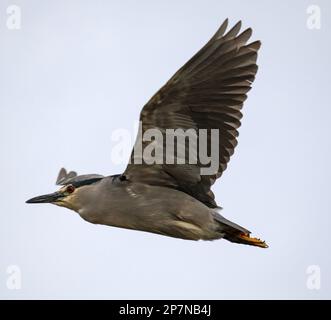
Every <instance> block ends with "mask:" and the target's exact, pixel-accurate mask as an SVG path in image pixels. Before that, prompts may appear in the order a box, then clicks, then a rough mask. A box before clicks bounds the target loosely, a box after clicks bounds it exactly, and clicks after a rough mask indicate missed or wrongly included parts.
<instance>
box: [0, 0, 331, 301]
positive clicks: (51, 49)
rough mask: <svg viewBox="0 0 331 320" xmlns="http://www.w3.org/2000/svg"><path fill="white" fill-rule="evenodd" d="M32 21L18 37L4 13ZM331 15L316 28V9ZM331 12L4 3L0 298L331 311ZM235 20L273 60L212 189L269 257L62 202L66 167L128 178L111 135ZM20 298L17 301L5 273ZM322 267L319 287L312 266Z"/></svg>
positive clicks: (242, 5)
mask: <svg viewBox="0 0 331 320" xmlns="http://www.w3.org/2000/svg"><path fill="white" fill-rule="evenodd" d="M11 4H16V5H19V6H20V7H21V10H22V26H21V29H20V30H8V29H7V27H6V19H7V14H6V9H7V7H8V6H9V5H11ZM311 4H317V5H319V6H320V8H321V13H322V16H321V17H322V27H321V29H320V30H309V29H308V28H307V25H306V22H307V18H308V15H307V13H306V10H307V7H308V6H309V5H311ZM330 9H331V4H330V1H322V0H316V1H314V2H313V3H312V2H311V1H303V0H302V1H290V2H288V1H279V2H277V3H276V2H271V1H262V0H260V1H258V0H255V1H234V0H231V1H221V0H215V1H192V0H185V1H152V0H150V1H139V2H138V1H133V0H132V1H117V2H115V1H106V0H103V1H101V0H99V1H64V0H59V1H50V0H47V1H46V0H43V1H41V0H39V1H37V0H29V1H23V0H16V1H15V3H13V2H12V1H6V0H1V1H0V70H1V71H0V143H1V144H0V146H1V158H0V164H1V184H0V195H1V196H0V197H1V201H0V298H6V299H7V298H15V299H21V298H24V299H31V298H42V299H49V298H55V299H58V298H102V299H120V298H136V299H138V298H141V299H150V298H154V299H159V298H165V299H166V298H174V299H176V298H181V299H184V298H187V299H190V298H192V299H205V298H210V299H230V298H239V299H244V298H245V299H247V298H258V299H267V298H276V299H280V298H281V299H294V298H299V299H301V298H304V299H315V298H329V299H330V298H331V258H330V252H331V244H330V243H331V240H330V235H331V233H330V225H331V204H330V201H331V197H330V178H331V174H330V163H331V148H330V147H331V142H330V136H331V126H330V117H331V107H330V102H329V100H330V89H331V88H330V74H331V67H330V56H331V44H330V14H331V13H330ZM226 17H229V18H230V24H231V25H233V24H234V23H235V22H237V20H239V19H242V20H243V26H244V27H252V28H253V30H254V35H253V39H254V40H256V39H259V40H261V41H262V43H263V47H262V49H261V51H260V55H259V60H258V64H259V67H260V69H259V72H258V76H257V79H256V81H255V83H254V85H253V89H252V90H251V92H250V93H249V98H248V100H247V102H246V104H245V107H244V118H243V125H242V127H241V129H240V138H239V145H238V147H237V149H236V153H235V155H234V156H233V158H232V160H231V163H230V165H229V167H228V170H227V171H226V173H225V174H224V176H223V177H222V179H221V180H220V181H218V182H217V183H216V184H215V186H214V188H213V190H214V193H215V195H216V198H217V200H218V202H219V204H221V205H222V206H223V207H224V211H223V214H224V215H225V216H226V217H228V218H229V219H231V220H233V221H235V222H237V223H239V224H240V225H242V226H245V227H247V228H248V229H250V230H251V231H252V232H253V233H254V234H255V235H257V236H259V237H261V238H263V239H265V240H266V241H267V243H268V244H269V245H270V248H269V249H267V250H262V249H259V248H255V247H248V246H240V245H235V244H231V243H229V242H227V241H215V242H189V241H184V240H177V239H172V238H167V237H162V236H158V235H153V234H148V233H143V232H136V231H128V230H122V229H116V228H111V227H106V226H96V225H92V224H88V223H87V222H85V221H83V220H82V219H81V218H80V217H79V216H78V214H76V213H74V212H72V211H69V210H67V209H64V208H58V207H55V206H51V205H39V206H37V205H34V206H33V205H26V204H25V203H24V202H25V200H27V199H28V198H31V197H32V196H36V195H39V194H44V193H48V192H52V191H55V190H56V187H55V185H54V184H55V179H56V176H57V173H58V171H59V169H60V168H61V167H62V166H65V167H66V168H67V169H69V170H76V171H77V172H78V173H100V174H104V175H109V174H115V173H121V172H122V171H123V170H124V168H125V165H124V164H120V165H115V164H114V163H112V161H111V149H112V147H113V143H112V141H111V133H112V132H113V130H116V129H118V128H123V129H127V130H130V132H131V131H132V134H134V132H133V124H134V122H135V121H137V119H138V116H139V112H140V110H141V108H142V106H143V105H144V103H145V102H147V100H148V99H149V98H150V97H151V96H152V95H153V94H154V93H155V92H156V91H157V90H158V89H159V88H160V87H161V86H162V85H163V84H164V83H165V82H166V81H167V80H168V79H169V78H170V76H172V74H173V73H174V72H175V71H176V70H177V69H178V68H179V67H181V66H182V65H183V64H184V63H185V62H186V61H187V60H188V59H189V58H190V57H191V56H192V55H193V54H194V53H195V52H196V51H197V50H198V49H200V48H201V47H202V46H203V45H204V44H205V43H206V41H207V40H208V39H209V38H210V37H211V36H212V35H213V33H214V32H215V31H216V30H217V28H218V27H219V25H220V24H221V23H222V21H223V20H224V19H225V18H226ZM11 265H16V266H18V267H19V268H20V270H21V277H22V288H21V289H20V290H10V289H8V287H7V285H6V282H7V279H8V276H9V274H8V273H7V272H6V270H7V268H8V266H11ZM310 265H317V266H319V267H320V270H321V288H320V290H310V289H308V288H307V277H308V275H307V273H306V271H307V268H308V267H309V266H310Z"/></svg>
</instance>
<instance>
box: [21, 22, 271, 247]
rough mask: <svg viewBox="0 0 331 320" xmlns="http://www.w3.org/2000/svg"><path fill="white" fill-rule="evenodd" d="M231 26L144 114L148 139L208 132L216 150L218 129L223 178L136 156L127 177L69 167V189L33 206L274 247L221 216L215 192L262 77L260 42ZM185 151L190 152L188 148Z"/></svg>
mask: <svg viewBox="0 0 331 320" xmlns="http://www.w3.org/2000/svg"><path fill="white" fill-rule="evenodd" d="M227 25H228V21H227V20H226V21H225V22H224V23H223V24H222V26H221V27H220V28H219V30H218V31H217V32H216V34H215V35H214V36H213V37H212V38H211V39H210V41H209V42H208V43H207V44H206V45H205V46H204V47H203V48H202V49H201V50H200V51H199V52H198V53H197V54H196V55H194V56H193V58H192V59H190V60H189V61H188V62H187V63H186V64H185V65H184V66H183V67H182V68H181V69H180V70H179V71H178V72H177V73H176V74H175V75H174V76H173V77H172V78H171V79H170V80H169V81H168V82H167V83H166V84H165V86H164V87H162V88H161V89H160V90H159V91H158V92H157V93H156V94H155V95H154V96H153V97H152V98H151V99H150V101H149V102H148V103H147V104H146V105H145V106H144V108H143V110H142V112H141V115H140V120H141V122H142V132H143V133H144V132H146V130H148V129H154V128H156V129H159V130H160V131H161V132H162V133H165V131H166V130H167V129H178V128H181V129H184V130H185V129H195V130H196V131H197V130H199V129H208V130H207V132H208V134H207V138H208V139H207V142H208V143H207V144H208V148H210V145H211V140H212V139H211V129H218V130H219V155H218V156H219V157H218V159H219V166H218V168H217V170H215V172H213V173H211V174H208V175H202V174H201V169H202V168H204V167H206V165H205V164H203V163H202V162H200V161H198V162H197V163H196V164H190V163H188V162H185V164H181V165H179V164H177V163H174V164H152V165H151V164H148V161H146V160H148V159H146V158H143V157H142V156H141V155H139V154H138V155H136V154H135V153H134V152H133V153H132V156H131V161H130V163H129V165H128V166H127V168H126V170H125V172H124V173H123V174H122V175H116V176H110V177H103V176H100V175H83V176H77V174H76V173H75V172H69V173H67V172H66V170H64V169H61V171H60V173H59V176H58V179H57V184H58V185H61V186H63V187H62V188H61V189H60V190H59V191H58V192H55V193H53V194H51V195H45V196H41V197H36V198H33V199H30V200H29V201H27V202H28V203H42V202H51V203H53V204H56V205H59V206H64V207H67V208H69V209H72V210H74V211H76V212H78V213H79V215H80V216H81V217H82V218H83V219H85V220H87V221H89V222H92V223H97V224H105V225H110V226H115V227H121V228H127V229H134V230H141V231H147V232H153V233H157V234H162V235H166V236H171V237H176V238H182V239H189V240H200V239H202V240H214V239H220V238H225V239H227V240H229V241H232V242H237V243H242V244H249V245H254V246H259V247H264V248H265V247H267V245H266V244H265V242H263V241H261V240H259V239H255V238H251V237H250V232H249V231H248V230H247V229H245V228H243V227H241V226H239V225H237V224H235V223H233V222H231V221H229V220H227V219H225V218H224V217H223V216H222V215H221V214H220V213H219V212H218V210H217V208H218V206H217V204H216V202H215V197H214V194H213V193H212V191H211V186H212V185H213V184H214V182H215V180H216V179H217V178H219V177H220V176H221V175H222V173H223V172H224V170H225V169H226V167H227V164H228V162H229V160H230V157H231V155H232V154H233V152H234V149H235V147H236V145H237V137H238V131H237V129H238V128H239V126H240V120H241V117H242V113H241V109H242V106H243V102H244V101H245V100H246V98H247V96H246V94H247V92H248V91H249V90H250V88H251V84H252V82H253V81H254V79H255V74H256V72H257V65H256V60H257V52H258V50H259V48H260V42H259V41H256V42H252V43H250V44H247V42H248V40H249V38H250V37H251V34H252V30H251V29H247V30H245V31H244V32H242V33H240V34H239V31H240V29H241V22H238V23H237V24H236V25H235V26H234V27H233V28H232V29H231V30H229V31H228V32H226V29H227ZM177 143H181V142H177ZM139 144H142V147H143V148H145V147H146V146H147V145H148V142H146V141H141V136H140V135H138V138H137V140H136V145H139ZM159 147H163V146H159ZM181 147H182V148H183V149H184V151H185V153H188V152H189V150H188V149H187V148H188V145H186V144H185V143H184V145H183V146H181ZM198 147H199V144H197V146H196V148H198ZM207 151H208V152H209V151H210V150H207ZM177 156H178V154H177ZM198 160H199V159H198ZM138 163H140V164H138ZM163 163H164V162H163Z"/></svg>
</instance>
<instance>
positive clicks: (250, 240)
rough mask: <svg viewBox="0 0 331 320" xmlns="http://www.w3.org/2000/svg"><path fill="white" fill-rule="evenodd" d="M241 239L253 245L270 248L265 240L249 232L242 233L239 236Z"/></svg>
mask: <svg viewBox="0 0 331 320" xmlns="http://www.w3.org/2000/svg"><path fill="white" fill-rule="evenodd" d="M239 239H242V240H244V243H247V244H250V245H251V246H256V247H260V248H268V247H269V246H268V245H267V244H266V243H265V241H262V240H260V239H258V238H251V237H250V236H249V234H245V233H242V234H241V235H240V236H239Z"/></svg>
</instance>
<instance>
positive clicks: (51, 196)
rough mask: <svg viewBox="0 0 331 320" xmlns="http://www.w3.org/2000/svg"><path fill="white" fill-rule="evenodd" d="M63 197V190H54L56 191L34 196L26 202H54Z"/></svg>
mask: <svg viewBox="0 0 331 320" xmlns="http://www.w3.org/2000/svg"><path fill="white" fill-rule="evenodd" d="M62 197H63V194H62V193H61V192H54V193H50V194H45V195H43V196H39V197H35V198H32V199H30V200H28V201H26V203H53V202H55V201H56V200H58V199H60V198H62Z"/></svg>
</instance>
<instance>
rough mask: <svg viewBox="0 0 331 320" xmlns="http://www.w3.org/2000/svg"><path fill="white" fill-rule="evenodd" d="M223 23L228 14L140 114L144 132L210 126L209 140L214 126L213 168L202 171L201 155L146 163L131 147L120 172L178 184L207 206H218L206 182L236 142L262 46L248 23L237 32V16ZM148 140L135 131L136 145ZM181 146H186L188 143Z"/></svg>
mask: <svg viewBox="0 0 331 320" xmlns="http://www.w3.org/2000/svg"><path fill="white" fill-rule="evenodd" d="M227 25H228V20H226V21H225V22H224V23H223V24H222V26H221V27H220V28H219V30H218V31H217V32H216V34H215V35H214V36H213V37H212V38H211V39H210V41H209V42H208V43H207V44H206V45H205V46H204V47H203V48H202V49H201V50H200V51H199V52H198V53H197V54H196V55H195V56H194V57H193V58H192V59H191V60H189V61H188V62H187V63H186V64H185V65H184V66H183V67H182V68H181V69H180V70H179V71H178V72H177V73H176V74H175V75H174V76H173V77H172V78H171V79H170V80H169V81H168V82H167V83H166V85H165V86H164V87H162V88H161V89H160V90H159V91H158V92H157V93H156V94H155V95H154V96H153V97H152V98H151V100H150V101H149V102H148V103H147V104H146V105H145V106H144V108H143V110H142V112H141V115H140V121H141V122H142V135H143V134H144V133H145V132H146V130H148V129H152V128H155V129H158V130H160V131H161V132H162V133H165V131H166V129H178V128H181V129H183V130H187V129H194V130H196V131H198V130H199V129H208V130H207V142H208V144H210V143H211V136H212V134H211V129H218V130H219V145H218V147H219V154H218V155H219V157H218V164H219V165H218V166H217V168H216V170H215V172H213V173H211V174H207V175H202V174H201V169H202V168H203V167H206V165H204V164H202V163H201V162H200V161H197V163H196V164H190V163H188V159H186V160H187V161H186V162H185V164H165V163H163V164H148V163H149V162H148V161H146V159H144V157H142V155H141V154H138V155H137V154H135V153H134V152H133V153H132V156H131V161H130V164H129V165H128V167H127V169H126V171H125V173H124V175H125V176H126V177H127V179H129V180H131V181H135V182H142V183H147V184H151V185H162V186H167V187H171V188H176V189H178V190H181V191H184V192H186V193H188V194H190V195H192V196H193V197H195V198H196V199H198V200H200V201H202V202H203V203H205V204H206V205H208V206H209V207H216V206H217V205H216V203H215V201H214V195H213V193H212V192H211V190H210V188H211V186H212V184H213V183H214V182H215V180H216V179H217V178H219V177H220V176H221V175H222V173H223V172H224V170H225V169H226V167H227V163H228V162H229V160H230V157H231V155H232V154H233V152H234V148H235V147H236V145H237V137H238V131H237V129H238V127H239V126H240V119H241V117H242V114H241V109H242V106H243V102H244V101H245V100H246V98H247V96H246V93H247V92H248V91H249V90H250V88H251V84H252V82H253V81H254V79H255V74H256V72H257V69H258V67H257V65H256V60H257V52H258V50H259V48H260V42H259V41H256V42H252V43H250V44H247V41H248V40H249V38H250V37H251V34H252V30H251V29H247V30H245V31H244V32H242V33H241V34H239V31H240V29H241V22H238V23H237V24H236V25H235V26H234V27H233V28H232V29H231V30H230V31H228V32H227V33H225V32H226V29H227ZM238 34H239V35H238ZM149 143H150V142H148V141H143V139H142V138H141V136H139V135H138V138H137V141H136V146H138V145H139V144H141V145H142V149H144V148H145V147H146V146H147V145H148V144H149ZM177 143H180V142H177ZM184 144H185V142H184ZM198 145H199V141H198V143H197V146H198ZM196 148H198V147H196ZM208 148H209V149H210V147H208ZM184 149H185V150H186V151H188V150H187V146H186V144H185V146H184ZM209 151H210V150H209Z"/></svg>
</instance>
